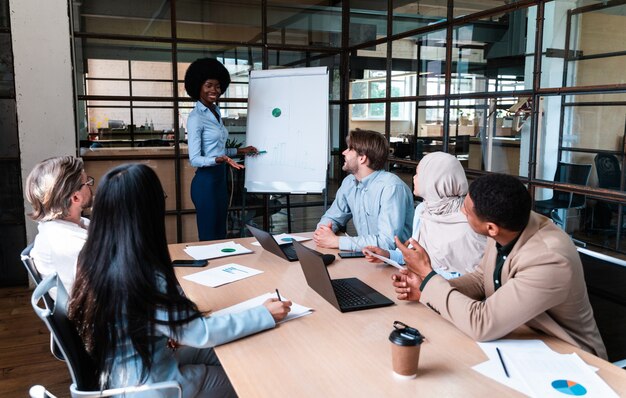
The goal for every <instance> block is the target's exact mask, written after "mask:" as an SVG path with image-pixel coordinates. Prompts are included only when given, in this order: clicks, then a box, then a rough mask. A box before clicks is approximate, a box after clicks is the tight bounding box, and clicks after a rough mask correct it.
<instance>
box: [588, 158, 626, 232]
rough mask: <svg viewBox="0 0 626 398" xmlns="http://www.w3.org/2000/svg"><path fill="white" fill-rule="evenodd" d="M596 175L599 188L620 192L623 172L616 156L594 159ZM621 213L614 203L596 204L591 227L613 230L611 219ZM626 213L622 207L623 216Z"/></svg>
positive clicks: (625, 208)
mask: <svg viewBox="0 0 626 398" xmlns="http://www.w3.org/2000/svg"><path fill="white" fill-rule="evenodd" d="M594 163H595V165H596V173H597V174H598V187H600V188H605V189H613V190H620V188H621V179H622V171H621V167H620V164H619V160H617V157H615V155H611V154H606V153H599V154H597V155H596V156H595V158H594ZM618 211H619V207H618V205H617V204H614V203H607V202H598V203H596V205H595V207H594V209H593V213H592V219H591V227H592V229H593V228H596V227H599V229H605V230H612V229H614V228H612V227H611V218H612V215H613V214H614V213H617V212H618ZM624 213H626V206H623V207H622V214H624Z"/></svg>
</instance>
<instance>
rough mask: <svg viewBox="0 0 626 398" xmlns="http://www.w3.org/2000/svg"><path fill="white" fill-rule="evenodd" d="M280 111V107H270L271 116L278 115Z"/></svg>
mask: <svg viewBox="0 0 626 398" xmlns="http://www.w3.org/2000/svg"><path fill="white" fill-rule="evenodd" d="M281 113H282V111H281V110H280V108H274V109H272V116H274V117H279V116H280V114H281Z"/></svg>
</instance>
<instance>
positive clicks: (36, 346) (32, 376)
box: [0, 287, 71, 397]
mask: <svg viewBox="0 0 626 398" xmlns="http://www.w3.org/2000/svg"><path fill="white" fill-rule="evenodd" d="M31 293H32V290H30V289H29V288H27V287H11V288H2V289H0V397H27V396H28V390H29V389H30V387H31V386H32V385H35V384H41V385H43V386H45V387H46V388H47V389H48V390H49V391H50V392H51V393H53V394H55V395H57V396H58V397H69V396H70V394H69V386H70V384H71V382H70V376H69V373H68V370H67V367H66V366H65V363H64V362H61V361H58V360H57V359H55V358H54V357H53V356H52V354H51V353H50V333H49V332H48V329H47V328H46V326H45V325H44V323H43V322H42V321H41V320H40V319H39V318H38V317H37V315H35V312H34V311H33V309H32V307H31V305H30V295H31Z"/></svg>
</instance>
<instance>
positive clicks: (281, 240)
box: [252, 234, 311, 246]
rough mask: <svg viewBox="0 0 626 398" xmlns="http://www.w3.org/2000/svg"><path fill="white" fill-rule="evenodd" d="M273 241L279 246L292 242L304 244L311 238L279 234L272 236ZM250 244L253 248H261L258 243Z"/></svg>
mask: <svg viewBox="0 0 626 398" xmlns="http://www.w3.org/2000/svg"><path fill="white" fill-rule="evenodd" d="M274 240H275V241H276V242H278V244H279V245H286V244H288V243H291V242H293V241H294V240H295V241H296V242H305V241H307V240H311V238H305V237H303V236H296V235H290V234H279V235H274ZM252 244H253V245H254V246H261V244H260V243H259V242H252Z"/></svg>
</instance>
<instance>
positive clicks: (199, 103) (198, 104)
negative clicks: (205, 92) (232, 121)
mask: <svg viewBox="0 0 626 398" xmlns="http://www.w3.org/2000/svg"><path fill="white" fill-rule="evenodd" d="M196 109H197V110H199V111H200V112H206V111H208V110H209V107H208V106H206V105H204V104H203V103H202V101H196ZM215 110H216V111H217V112H218V113H219V111H220V107H219V106H217V104H215Z"/></svg>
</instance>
